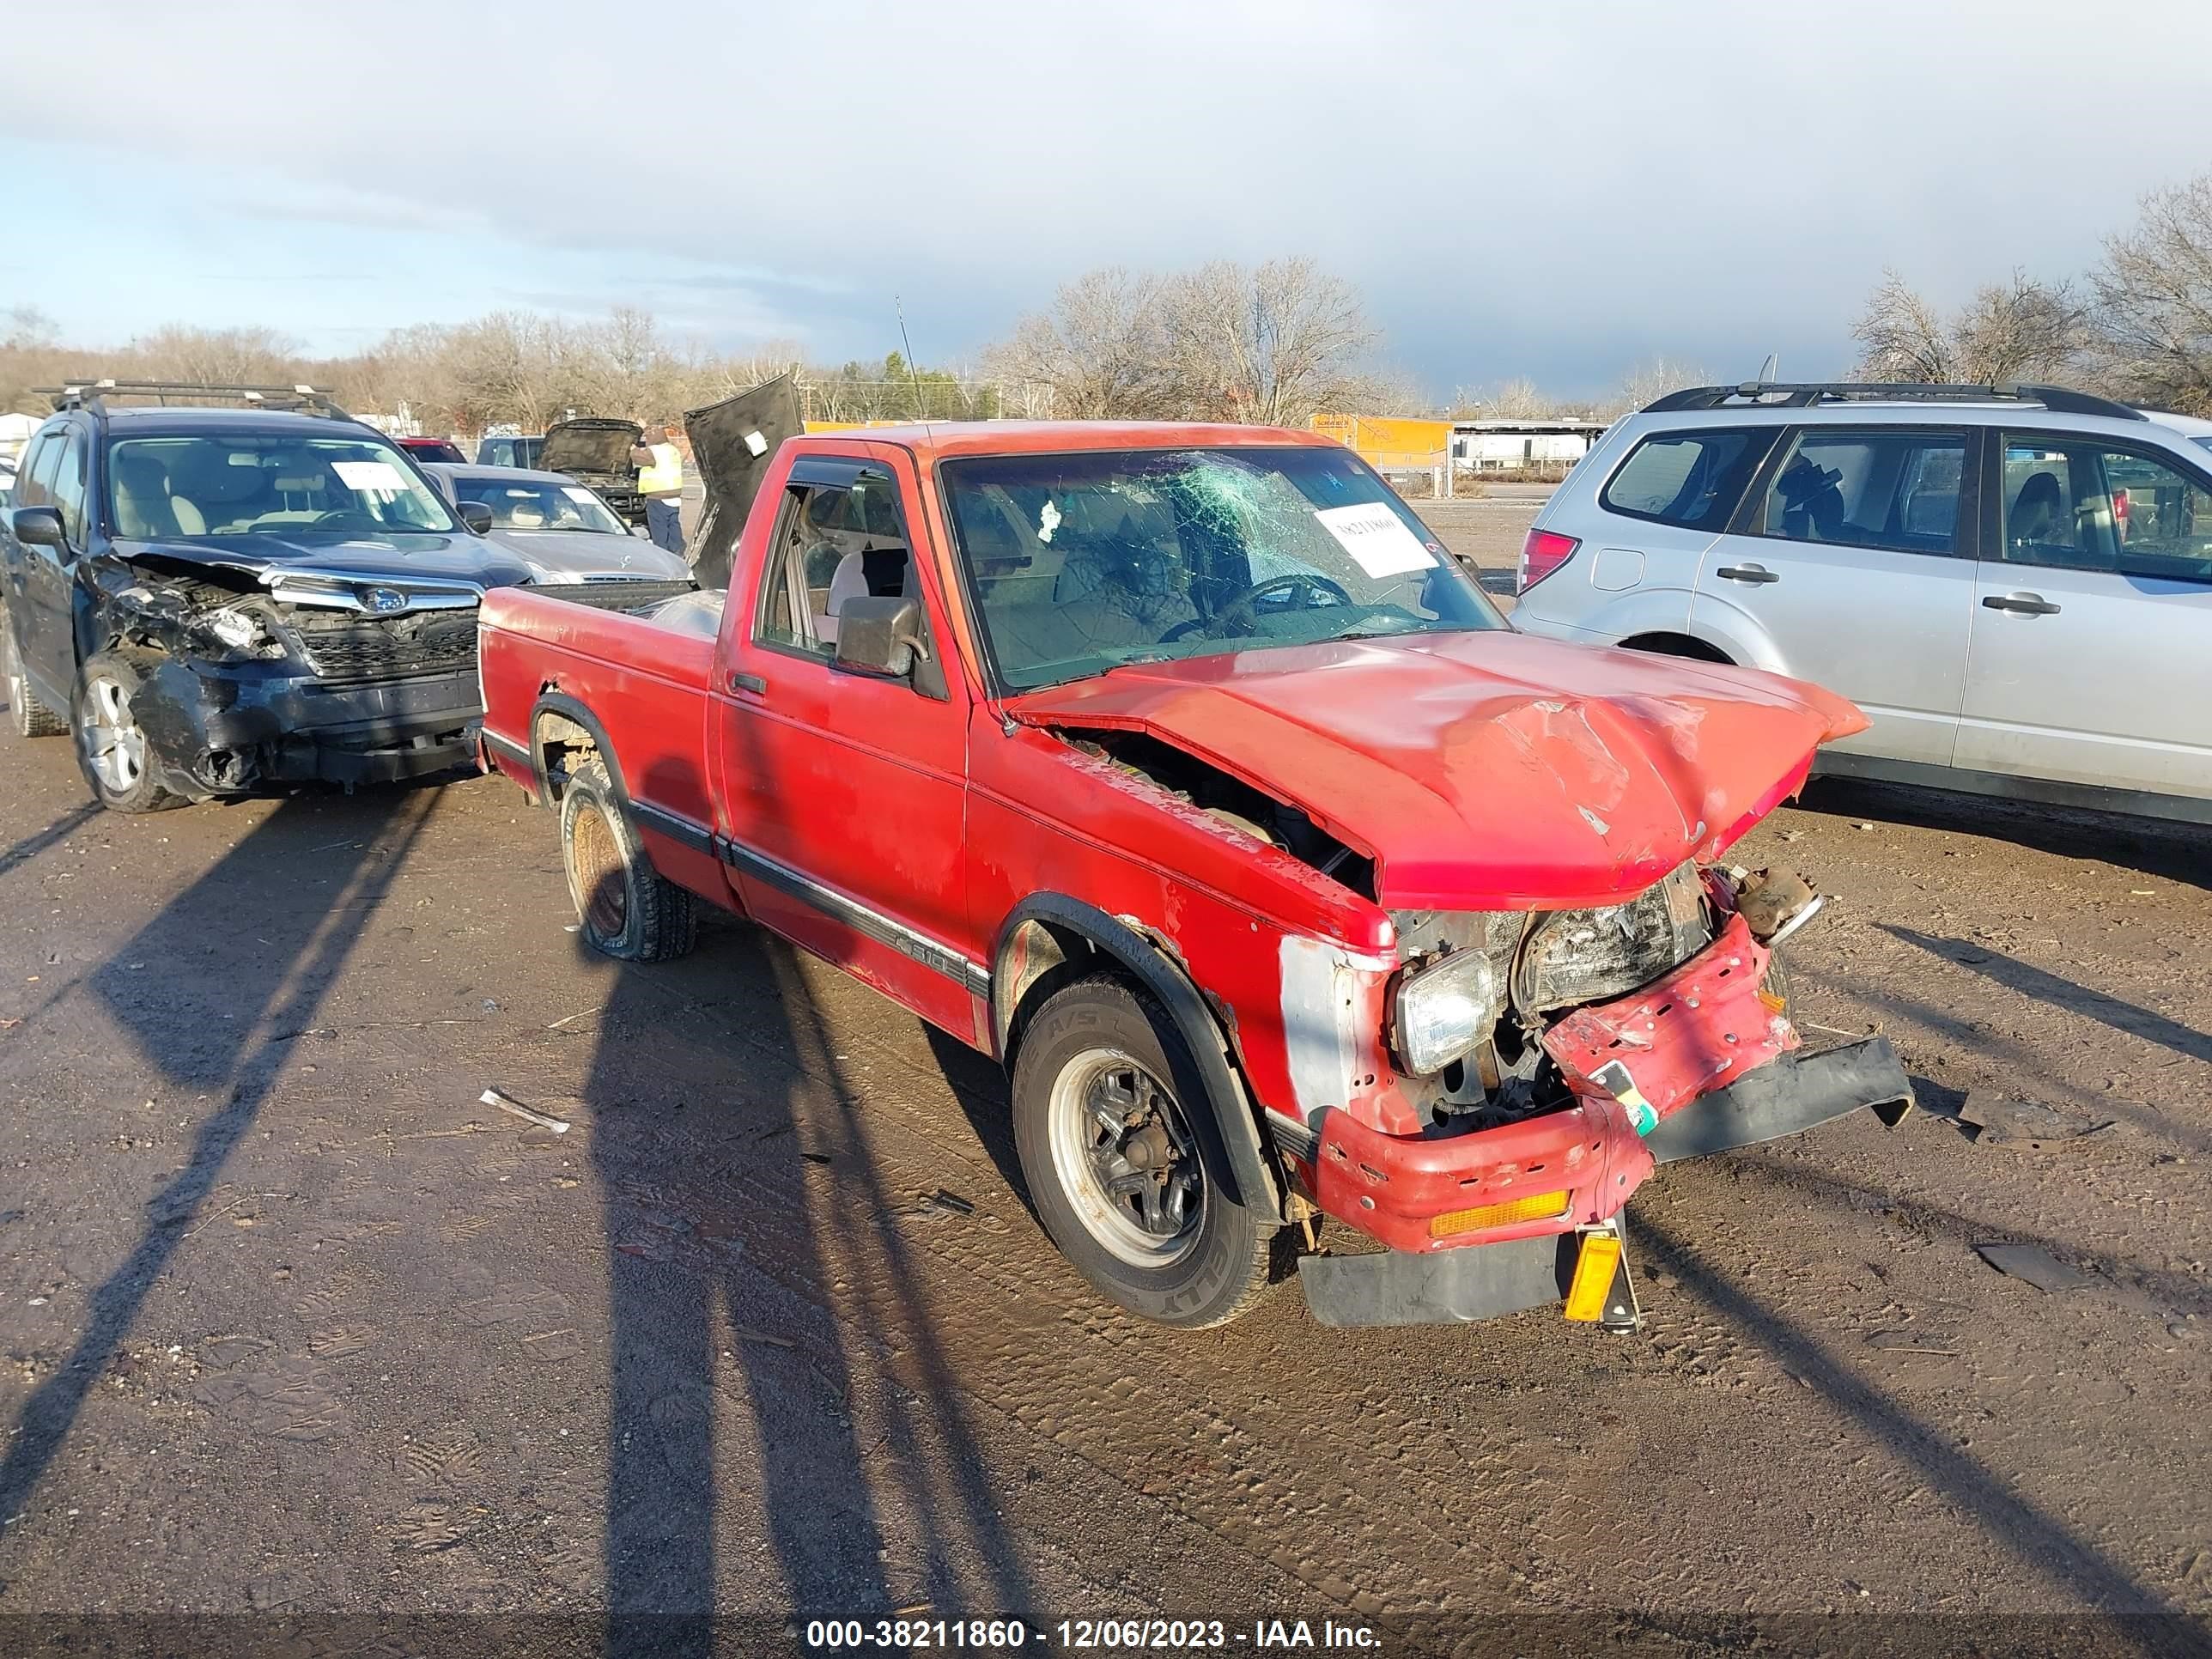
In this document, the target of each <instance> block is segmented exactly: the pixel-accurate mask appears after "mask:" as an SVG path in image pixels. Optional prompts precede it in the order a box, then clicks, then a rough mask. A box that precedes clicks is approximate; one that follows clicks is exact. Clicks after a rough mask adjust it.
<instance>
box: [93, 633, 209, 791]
mask: <svg viewBox="0 0 2212 1659" xmlns="http://www.w3.org/2000/svg"><path fill="white" fill-rule="evenodd" d="M160 661H161V659H160V658H159V657H157V656H155V655H153V654H152V653H148V652H142V651H103V652H102V653H100V655H98V656H96V657H94V659H92V660H91V661H90V662H88V663H87V664H85V665H84V666H83V668H82V669H81V670H80V671H78V674H77V677H76V706H75V707H74V708H72V709H71V710H70V736H71V737H73V738H75V739H76V763H77V766H78V768H79V769H81V770H82V772H83V773H84V781H86V782H87V783H88V784H89V785H91V787H92V793H93V798H94V799H95V800H97V801H98V802H99V803H100V805H102V806H104V807H106V809H107V810H108V811H111V812H161V811H167V809H168V808H170V807H172V806H182V805H185V798H184V797H183V796H182V795H176V794H172V793H170V792H169V791H168V790H167V789H164V788H163V787H161V782H160V781H159V774H158V772H157V769H156V767H155V758H154V755H153V751H152V749H151V747H150V746H149V744H148V743H147V740H146V734H145V732H143V731H142V730H140V729H139V726H138V720H137V715H136V714H134V713H133V712H132V705H133V704H134V703H135V702H136V701H137V698H138V696H139V695H140V692H141V690H142V688H143V686H144V684H145V683H146V681H147V679H148V678H149V677H150V675H151V673H152V671H153V669H154V666H155V665H156V664H158V663H159V662H160Z"/></svg>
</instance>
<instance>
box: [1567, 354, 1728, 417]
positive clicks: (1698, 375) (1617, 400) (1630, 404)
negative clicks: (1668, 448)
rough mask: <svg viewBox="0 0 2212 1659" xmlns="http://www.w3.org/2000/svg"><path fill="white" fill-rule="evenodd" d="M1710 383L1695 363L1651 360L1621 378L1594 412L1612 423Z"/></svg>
mask: <svg viewBox="0 0 2212 1659" xmlns="http://www.w3.org/2000/svg"><path fill="white" fill-rule="evenodd" d="M1712 383H1713V377H1712V376H1711V374H1707V373H1706V372H1705V370H1704V369H1703V368H1699V366H1698V365H1696V364H1695V363H1689V362H1680V361H1677V360H1675V359H1674V358H1669V357H1654V358H1652V359H1651V360H1650V362H1643V363H1637V364H1634V365H1633V366H1632V367H1631V368H1630V369H1629V371H1628V373H1627V374H1624V375H1622V376H1621V377H1620V389H1619V390H1618V391H1616V392H1614V393H1613V396H1612V397H1610V398H1604V399H1601V401H1600V402H1599V403H1598V404H1597V406H1596V408H1595V411H1594V412H1595V414H1596V415H1597V416H1599V417H1600V418H1601V419H1604V420H1613V419H1615V418H1616V417H1618V416H1622V415H1626V414H1629V413H1631V412H1632V411H1633V410H1639V409H1642V408H1643V407H1644V405H1645V404H1651V403H1656V402H1657V401H1658V400H1659V399H1660V398H1663V397H1665V396H1666V395H1667V394H1668V392H1680V391H1683V390H1685V389H1686V388H1687V387H1690V386H1711V384H1712Z"/></svg>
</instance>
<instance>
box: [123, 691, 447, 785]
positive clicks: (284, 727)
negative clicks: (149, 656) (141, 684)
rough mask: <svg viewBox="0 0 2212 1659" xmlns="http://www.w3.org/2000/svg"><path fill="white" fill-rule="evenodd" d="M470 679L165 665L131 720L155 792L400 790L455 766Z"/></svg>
mask: <svg viewBox="0 0 2212 1659" xmlns="http://www.w3.org/2000/svg"><path fill="white" fill-rule="evenodd" d="M482 712H483V710H482V704H481V702H480V700H479V697H478V694H477V681H476V675H475V673H474V671H463V672H459V673H452V674H438V675H431V676H425V677H422V678H414V679H408V680H400V681H394V682H389V683H383V684H344V683H339V684H332V683H331V682H328V681H325V680H320V679H317V678H312V677H307V676H302V675H299V674H296V673H281V672H270V671H266V670H265V668H264V665H237V666H234V665H226V664H217V663H207V662H200V661H195V660H192V659H180V658H170V659H166V660H165V661H163V662H162V663H161V665H160V666H159V667H158V668H157V669H156V670H155V672H154V673H153V675H152V677H151V678H149V681H148V683H147V684H146V686H145V688H144V689H143V690H142V691H141V692H140V693H139V695H138V696H137V698H136V699H134V701H133V703H132V713H133V714H135V715H136V716H137V720H138V724H139V728H140V729H141V730H142V731H143V732H145V734H146V739H147V745H148V749H149V756H150V757H151V759H152V760H153V762H154V763H155V764H156V765H158V766H159V767H160V768H161V772H162V775H163V777H162V781H163V783H164V785H165V787H168V788H170V789H172V790H173V791H175V792H176V793H179V794H183V795H186V796H189V797H191V798H193V799H205V798H207V797H210V796H215V795H226V794H237V793H244V792H245V791H247V790H250V789H253V788H256V787H260V786H263V785H265V784H272V783H304V782H314V781H320V782H325V783H342V784H360V783H389V782H398V781H403V780H405V779H409V778H416V777H422V776H426V775H431V774H434V773H437V772H442V771H446V770H448V769H453V768H455V767H459V766H465V765H466V764H467V763H468V761H469V748H468V744H467V741H466V737H465V732H466V728H467V726H468V725H469V723H470V722H471V721H472V720H476V719H477V718H478V716H479V715H480V714H482Z"/></svg>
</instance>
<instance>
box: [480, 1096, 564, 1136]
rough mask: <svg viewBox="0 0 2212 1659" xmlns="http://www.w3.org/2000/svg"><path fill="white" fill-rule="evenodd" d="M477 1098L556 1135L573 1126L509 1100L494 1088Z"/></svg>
mask: <svg viewBox="0 0 2212 1659" xmlns="http://www.w3.org/2000/svg"><path fill="white" fill-rule="evenodd" d="M477 1099H478V1100H480V1101H482V1102H483V1103H484V1104H485V1105H487V1106H496V1107H498V1108H499V1109H500V1110H501V1111H502V1112H506V1113H507V1114H509V1115H512V1116H514V1117H519V1118H522V1119H524V1120H526V1121H528V1122H532V1123H535V1124H536V1125H537V1126H538V1127H539V1128H541V1129H550V1130H551V1131H552V1132H553V1133H555V1134H556V1135H565V1134H567V1133H568V1131H569V1129H570V1128H571V1127H573V1126H571V1125H569V1124H567V1123H564V1122H562V1121H561V1120H560V1119H559V1118H557V1117H548V1116H546V1115H545V1114H544V1113H543V1112H533V1111H532V1110H531V1109H530V1108H528V1107H527V1106H526V1105H524V1104H523V1103H521V1102H520V1101H519V1100H510V1099H509V1098H507V1096H505V1095H503V1094H501V1093H500V1091H498V1090H496V1089H487V1090H485V1091H483V1093H482V1094H480V1095H478V1096H477Z"/></svg>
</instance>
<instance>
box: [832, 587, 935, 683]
mask: <svg viewBox="0 0 2212 1659" xmlns="http://www.w3.org/2000/svg"><path fill="white" fill-rule="evenodd" d="M836 663H837V666H838V667H839V668H840V669H842V671H844V672H846V673H848V674H865V675H866V676H868V677H869V678H871V679H879V680H904V681H906V682H907V683H908V684H910V685H912V686H913V687H914V689H915V690H917V691H919V692H921V694H922V695H923V696H930V697H936V698H939V699H942V698H943V697H944V696H945V671H944V669H943V668H941V667H939V665H938V662H937V659H935V658H934V657H933V656H932V655H931V654H930V650H929V630H928V629H927V627H926V626H925V625H924V624H923V622H922V619H921V600H920V599H877V598H875V597H873V596H872V595H871V596H869V597H867V598H865V599H863V598H860V597H857V596H856V597H854V598H853V599H848V600H846V601H845V603H844V604H843V605H842V606H841V607H840V608H839V610H838V612H837V658H836Z"/></svg>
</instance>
